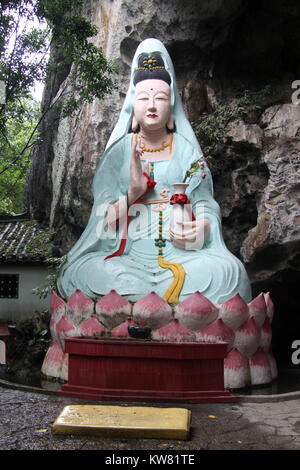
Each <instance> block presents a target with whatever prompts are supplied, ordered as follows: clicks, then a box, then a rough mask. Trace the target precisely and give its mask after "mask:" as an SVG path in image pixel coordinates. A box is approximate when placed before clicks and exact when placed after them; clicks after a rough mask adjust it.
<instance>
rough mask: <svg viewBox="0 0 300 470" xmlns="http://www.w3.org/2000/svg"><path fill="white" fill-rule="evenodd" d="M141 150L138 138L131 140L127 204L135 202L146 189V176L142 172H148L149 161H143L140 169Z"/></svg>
mask: <svg viewBox="0 0 300 470" xmlns="http://www.w3.org/2000/svg"><path fill="white" fill-rule="evenodd" d="M142 154H143V151H142V150H141V149H140V140H139V141H138V142H137V141H136V140H135V139H133V141H132V147H131V161H130V184H129V189H128V204H129V205H131V204H133V203H134V202H136V201H137V200H138V199H139V198H140V197H141V196H142V195H143V194H144V193H145V192H146V190H147V181H148V180H147V178H146V176H145V175H144V174H143V173H144V172H146V173H148V169H149V162H148V161H146V162H145V167H144V170H143V169H142V163H141V156H142Z"/></svg>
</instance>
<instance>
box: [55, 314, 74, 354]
mask: <svg viewBox="0 0 300 470" xmlns="http://www.w3.org/2000/svg"><path fill="white" fill-rule="evenodd" d="M56 333H57V337H58V342H59V345H60V347H61V348H62V350H63V351H64V350H65V338H69V337H72V336H76V334H77V328H76V327H75V326H74V325H73V323H72V322H71V321H70V320H69V319H68V318H67V317H66V315H63V316H62V318H61V319H60V320H59V322H58V323H57V324H56Z"/></svg>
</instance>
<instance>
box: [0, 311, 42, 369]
mask: <svg viewBox="0 0 300 470" xmlns="http://www.w3.org/2000/svg"><path fill="white" fill-rule="evenodd" d="M49 322H50V314H49V312H48V310H45V311H44V312H37V311H36V312H34V313H33V315H32V316H31V317H29V318H26V319H25V320H21V321H19V322H18V323H17V324H16V328H15V333H14V340H13V341H11V342H9V343H8V345H7V356H8V358H9V359H8V366H9V369H10V371H11V372H17V371H19V370H23V371H24V370H27V371H34V370H38V371H39V370H40V368H41V365H42V363H43V359H44V357H45V354H46V352H47V350H48V348H49V346H50V344H51V335H50V331H49Z"/></svg>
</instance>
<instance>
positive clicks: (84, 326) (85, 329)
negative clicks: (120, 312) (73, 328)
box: [78, 315, 106, 336]
mask: <svg viewBox="0 0 300 470" xmlns="http://www.w3.org/2000/svg"><path fill="white" fill-rule="evenodd" d="M105 333H106V329H105V328H104V326H103V325H101V323H100V322H98V320H97V318H96V317H95V315H92V316H91V317H90V318H89V319H88V320H86V321H85V322H83V323H81V325H80V326H79V327H78V336H101V335H102V336H104V335H105Z"/></svg>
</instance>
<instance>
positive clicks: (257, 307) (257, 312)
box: [248, 293, 267, 326]
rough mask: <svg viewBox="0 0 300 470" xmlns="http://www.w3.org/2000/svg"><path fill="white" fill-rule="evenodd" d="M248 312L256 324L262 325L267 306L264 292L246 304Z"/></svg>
mask: <svg viewBox="0 0 300 470" xmlns="http://www.w3.org/2000/svg"><path fill="white" fill-rule="evenodd" d="M248 308H249V314H250V315H252V316H253V317H254V320H255V321H256V323H257V325H258V326H262V325H263V323H264V321H265V319H266V315H267V306H266V302H265V297H264V294H263V293H261V294H259V295H258V296H257V297H255V299H253V300H252V302H250V304H248Z"/></svg>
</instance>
